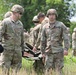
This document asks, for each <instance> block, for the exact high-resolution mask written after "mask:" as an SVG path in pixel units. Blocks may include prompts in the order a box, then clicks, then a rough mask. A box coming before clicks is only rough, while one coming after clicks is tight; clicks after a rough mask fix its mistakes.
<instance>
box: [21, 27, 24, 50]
mask: <svg viewBox="0 0 76 75" xmlns="http://www.w3.org/2000/svg"><path fill="white" fill-rule="evenodd" d="M23 33H24V30H23V26H22V32H21V47H22V51H23V50H24V34H23Z"/></svg>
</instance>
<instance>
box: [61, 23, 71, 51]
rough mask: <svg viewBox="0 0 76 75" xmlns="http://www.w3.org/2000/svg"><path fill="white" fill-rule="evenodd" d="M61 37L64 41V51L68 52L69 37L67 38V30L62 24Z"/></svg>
mask: <svg viewBox="0 0 76 75" xmlns="http://www.w3.org/2000/svg"><path fill="white" fill-rule="evenodd" d="M62 29H63V30H62V37H63V41H64V50H68V49H69V47H70V44H69V41H70V40H69V36H68V30H67V27H66V26H65V25H64V24H62Z"/></svg>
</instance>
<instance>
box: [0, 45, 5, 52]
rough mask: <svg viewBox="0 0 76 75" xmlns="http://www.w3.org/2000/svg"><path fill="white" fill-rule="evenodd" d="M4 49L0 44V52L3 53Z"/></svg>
mask: <svg viewBox="0 0 76 75" xmlns="http://www.w3.org/2000/svg"><path fill="white" fill-rule="evenodd" d="M3 51H4V48H3V46H2V45H0V53H2V52H3Z"/></svg>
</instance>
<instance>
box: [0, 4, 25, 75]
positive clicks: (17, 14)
mask: <svg viewBox="0 0 76 75" xmlns="http://www.w3.org/2000/svg"><path fill="white" fill-rule="evenodd" d="M11 11H12V14H11V16H10V17H8V18H5V19H4V20H3V21H2V22H1V26H2V28H1V33H0V36H1V37H0V41H1V43H2V44H3V46H4V52H3V54H2V57H3V58H2V61H3V63H2V71H3V74H2V75H9V74H10V73H9V71H10V68H11V69H12V72H13V75H14V74H15V75H17V73H18V71H19V70H20V68H21V65H22V49H23V47H24V41H23V24H22V22H21V21H20V20H19V19H20V18H21V16H22V14H23V12H24V8H23V7H22V6H20V5H18V4H16V5H14V6H13V7H12V8H11Z"/></svg>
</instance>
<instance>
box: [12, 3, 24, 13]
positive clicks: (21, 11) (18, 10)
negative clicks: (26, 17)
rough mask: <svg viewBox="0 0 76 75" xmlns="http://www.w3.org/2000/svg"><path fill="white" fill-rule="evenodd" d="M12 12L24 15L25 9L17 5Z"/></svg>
mask: <svg viewBox="0 0 76 75" xmlns="http://www.w3.org/2000/svg"><path fill="white" fill-rule="evenodd" d="M11 11H12V12H20V13H23V12H24V8H23V7H22V6H21V5H18V4H16V5H14V6H12V8H11Z"/></svg>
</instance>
